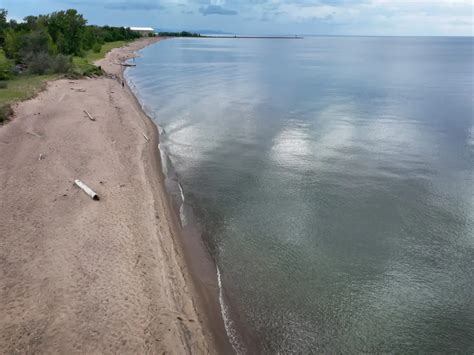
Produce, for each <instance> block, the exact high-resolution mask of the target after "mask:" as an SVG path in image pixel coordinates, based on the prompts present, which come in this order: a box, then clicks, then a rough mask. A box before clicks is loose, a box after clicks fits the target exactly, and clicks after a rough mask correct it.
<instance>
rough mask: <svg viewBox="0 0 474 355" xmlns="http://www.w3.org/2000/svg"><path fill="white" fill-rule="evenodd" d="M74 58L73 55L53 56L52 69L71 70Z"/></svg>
mask: <svg viewBox="0 0 474 355" xmlns="http://www.w3.org/2000/svg"><path fill="white" fill-rule="evenodd" d="M71 67H72V59H71V57H69V56H67V55H64V54H58V55H57V56H56V57H54V58H51V70H52V71H53V72H55V73H67V72H69V70H71Z"/></svg>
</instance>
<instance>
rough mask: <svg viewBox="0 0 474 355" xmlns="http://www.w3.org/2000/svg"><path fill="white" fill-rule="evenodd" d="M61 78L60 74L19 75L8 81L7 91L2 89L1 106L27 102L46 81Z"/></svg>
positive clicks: (0, 94) (0, 91)
mask: <svg viewBox="0 0 474 355" xmlns="http://www.w3.org/2000/svg"><path fill="white" fill-rule="evenodd" d="M59 77H61V75H59V74H49V75H19V76H17V77H15V78H13V79H11V80H8V81H7V83H8V86H7V88H6V89H0V106H3V105H9V104H12V103H14V102H17V101H23V100H27V99H29V98H31V97H33V96H34V95H36V94H37V93H38V91H40V90H41V88H42V87H44V85H45V83H46V81H48V80H53V79H57V78H59Z"/></svg>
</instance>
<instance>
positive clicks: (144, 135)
mask: <svg viewBox="0 0 474 355" xmlns="http://www.w3.org/2000/svg"><path fill="white" fill-rule="evenodd" d="M142 134H143V137H144V138H145V140H146V141H147V142H148V141H149V140H150V138H148V137H147V136H146V134H145V133H142Z"/></svg>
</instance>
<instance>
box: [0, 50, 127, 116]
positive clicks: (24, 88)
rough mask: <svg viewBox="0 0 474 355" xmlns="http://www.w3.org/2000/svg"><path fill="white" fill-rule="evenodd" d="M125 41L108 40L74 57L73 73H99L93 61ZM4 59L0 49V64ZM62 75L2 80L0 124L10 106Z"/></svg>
mask: <svg viewBox="0 0 474 355" xmlns="http://www.w3.org/2000/svg"><path fill="white" fill-rule="evenodd" d="M125 44H126V42H125V41H117V42H110V43H106V44H104V45H102V47H101V50H100V52H98V53H95V52H93V51H92V50H91V51H88V52H87V53H86V55H85V56H84V57H74V58H73V60H72V61H73V64H74V73H73V74H76V75H77V76H82V75H94V74H95V75H99V74H101V71H100V69H99V68H98V67H96V66H95V65H94V64H93V63H94V61H96V60H99V59H102V58H104V57H105V55H106V54H107V53H108V52H109V51H110V50H112V49H113V48H117V47H122V46H123V45H125ZM4 61H6V58H5V55H4V53H3V51H2V50H0V64H1V63H2V62H4ZM60 77H62V75H61V74H48V75H28V74H21V75H18V76H14V77H12V78H11V79H10V80H7V81H4V82H3V83H5V85H4V84H2V85H1V86H0V124H1V123H3V122H4V121H6V120H7V119H8V117H9V116H10V115H11V108H10V106H11V105H12V104H13V103H15V102H18V101H24V100H27V99H29V98H32V97H33V96H35V95H36V94H37V93H38V92H40V91H41V90H42V89H43V88H44V86H45V84H46V82H47V81H49V80H55V79H58V78H60Z"/></svg>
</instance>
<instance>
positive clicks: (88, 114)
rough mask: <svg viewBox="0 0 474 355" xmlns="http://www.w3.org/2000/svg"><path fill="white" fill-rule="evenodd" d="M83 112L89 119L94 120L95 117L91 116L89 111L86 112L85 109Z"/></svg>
mask: <svg viewBox="0 0 474 355" xmlns="http://www.w3.org/2000/svg"><path fill="white" fill-rule="evenodd" d="M84 113H85V114H86V115H87V116H89V119H90V120H91V121H95V118H94V117H92V115H91V114H90V113H89V112H87V111H86V110H84Z"/></svg>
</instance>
